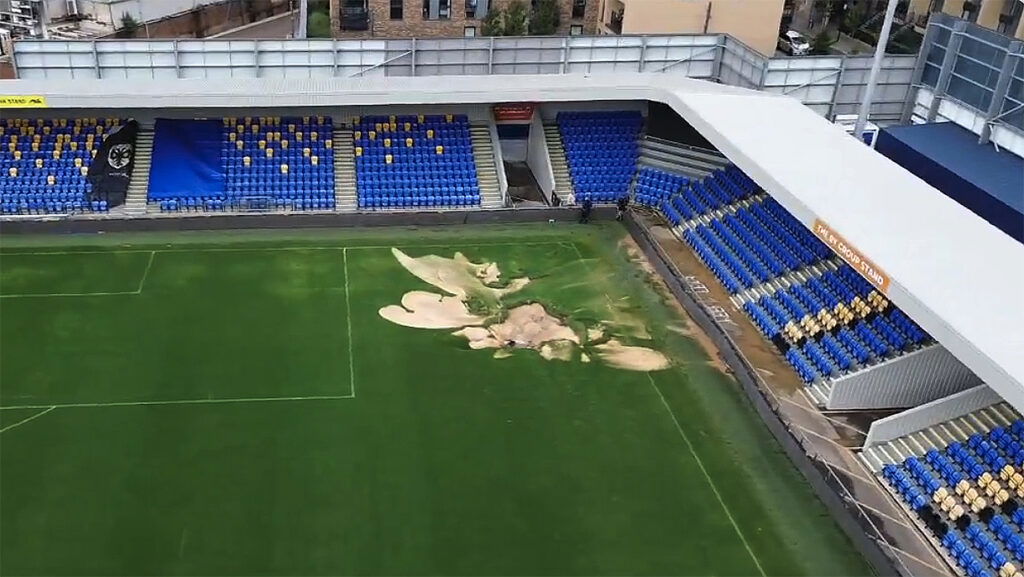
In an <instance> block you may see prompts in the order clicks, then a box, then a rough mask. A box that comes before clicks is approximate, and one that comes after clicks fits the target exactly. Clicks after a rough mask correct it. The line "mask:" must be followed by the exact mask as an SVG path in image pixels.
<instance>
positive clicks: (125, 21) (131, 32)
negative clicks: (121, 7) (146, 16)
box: [117, 12, 139, 38]
mask: <svg viewBox="0 0 1024 577" xmlns="http://www.w3.org/2000/svg"><path fill="white" fill-rule="evenodd" d="M138 30H139V21H138V20H136V19H135V17H134V16H132V15H131V14H129V13H127V12H125V13H123V14H121V28H120V29H118V31H117V35H118V36H120V37H121V38H132V37H133V36H135V33H136V32H137V31H138Z"/></svg>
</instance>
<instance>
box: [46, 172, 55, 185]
mask: <svg viewBox="0 0 1024 577" xmlns="http://www.w3.org/2000/svg"><path fill="white" fill-rule="evenodd" d="M56 183H57V177H56V176H54V175H52V174H51V175H48V176H47V177H46V184H49V185H50V186H53V185H54V184H56Z"/></svg>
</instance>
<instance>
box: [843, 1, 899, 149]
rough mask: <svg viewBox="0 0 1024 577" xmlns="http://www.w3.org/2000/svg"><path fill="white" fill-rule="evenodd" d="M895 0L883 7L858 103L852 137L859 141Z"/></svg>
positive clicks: (873, 92)
mask: <svg viewBox="0 0 1024 577" xmlns="http://www.w3.org/2000/svg"><path fill="white" fill-rule="evenodd" d="M896 4H897V0H889V4H888V6H886V7H885V20H884V21H882V31H881V32H879V33H878V45H877V46H875V59H874V60H873V61H872V62H871V72H870V73H869V74H868V85H867V87H866V88H865V89H864V100H862V101H861V103H860V112H858V113H857V123H856V124H855V125H854V128H853V135H854V136H856V137H857V138H858V139H860V135H861V133H862V132H864V125H865V124H867V122H868V113H870V112H871V100H872V99H873V98H874V96H875V87H876V86H877V85H878V72H879V71H880V70H881V69H882V59H883V58H885V46H886V44H888V43H889V32H890V31H891V30H892V19H893V17H894V16H895V15H896Z"/></svg>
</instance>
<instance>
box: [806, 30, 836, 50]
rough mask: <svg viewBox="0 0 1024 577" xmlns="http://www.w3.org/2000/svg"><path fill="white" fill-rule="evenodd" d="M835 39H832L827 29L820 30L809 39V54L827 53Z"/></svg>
mask: <svg viewBox="0 0 1024 577" xmlns="http://www.w3.org/2000/svg"><path fill="white" fill-rule="evenodd" d="M834 42H835V41H834V40H832V38H831V36H830V35H829V32H828V30H822V31H821V32H819V33H817V34H815V35H814V38H812V39H811V54H815V55H818V56H821V55H825V54H829V53H830V52H831V50H830V48H831V47H832V44H833V43H834Z"/></svg>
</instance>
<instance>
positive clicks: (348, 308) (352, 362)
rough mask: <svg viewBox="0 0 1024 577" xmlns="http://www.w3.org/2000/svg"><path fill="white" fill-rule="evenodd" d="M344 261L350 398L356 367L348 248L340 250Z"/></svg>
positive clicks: (353, 387)
mask: <svg viewBox="0 0 1024 577" xmlns="http://www.w3.org/2000/svg"><path fill="white" fill-rule="evenodd" d="M341 258H342V260H344V262H345V322H346V323H347V324H348V383H349V386H350V387H351V389H352V398H353V399H354V398H355V397H356V367H355V359H354V358H353V356H352V304H351V303H350V301H349V295H348V249H347V248H346V249H344V250H342V251H341Z"/></svg>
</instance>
